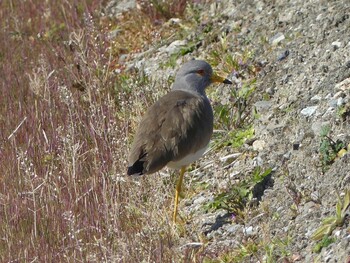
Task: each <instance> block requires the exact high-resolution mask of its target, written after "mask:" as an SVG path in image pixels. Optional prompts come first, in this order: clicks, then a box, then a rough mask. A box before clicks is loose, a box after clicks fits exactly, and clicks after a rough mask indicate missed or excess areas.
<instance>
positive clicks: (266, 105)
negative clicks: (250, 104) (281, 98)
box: [254, 100, 272, 112]
mask: <svg viewBox="0 0 350 263" xmlns="http://www.w3.org/2000/svg"><path fill="white" fill-rule="evenodd" d="M254 106H255V107H256V110H257V111H258V112H260V111H265V110H268V109H270V108H271V106H272V102H271V101H267V100H260V101H257V102H255V104H254Z"/></svg>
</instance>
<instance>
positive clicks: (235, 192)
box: [205, 167, 272, 222]
mask: <svg viewBox="0 0 350 263" xmlns="http://www.w3.org/2000/svg"><path fill="white" fill-rule="evenodd" d="M271 172H272V169H271V168H268V169H266V170H265V171H262V170H261V167H257V168H256V169H255V170H254V171H253V172H252V174H251V175H250V176H248V177H246V178H245V179H243V180H240V182H238V183H235V184H234V185H233V186H232V187H231V189H230V190H229V191H226V192H223V193H219V194H217V195H216V196H215V198H214V199H213V200H212V201H211V202H209V203H207V204H206V205H205V209H207V210H208V209H220V208H223V209H225V210H227V212H228V213H230V214H233V215H234V217H235V220H238V221H239V222H244V219H245V218H246V215H245V212H246V211H245V209H246V207H247V204H249V203H250V202H251V201H252V199H253V198H257V199H260V198H261V195H262V193H261V191H264V189H265V188H266V187H267V185H268V184H269V176H271ZM260 186H262V187H260ZM258 188H259V189H258Z"/></svg>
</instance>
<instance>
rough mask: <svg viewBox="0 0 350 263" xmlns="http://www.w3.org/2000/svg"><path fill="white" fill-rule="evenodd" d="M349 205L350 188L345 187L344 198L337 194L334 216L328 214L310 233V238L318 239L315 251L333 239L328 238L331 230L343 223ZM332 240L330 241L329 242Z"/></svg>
mask: <svg viewBox="0 0 350 263" xmlns="http://www.w3.org/2000/svg"><path fill="white" fill-rule="evenodd" d="M349 206H350V190H349V189H346V190H345V193H344V198H343V200H342V198H341V197H340V196H339V195H338V202H337V204H336V209H335V216H330V217H327V218H325V219H324V220H323V221H322V226H320V227H319V228H318V229H317V230H316V231H315V232H314V233H313V235H312V239H313V240H316V241H320V240H322V241H320V242H319V243H318V244H317V245H316V246H315V251H317V252H319V251H320V250H321V249H322V247H326V246H327V245H329V244H330V243H332V242H333V241H334V239H332V238H329V236H330V235H331V234H332V232H333V230H334V229H335V228H336V227H341V226H342V225H343V224H344V220H345V217H346V211H347V209H348V207H349ZM330 241H332V242H330Z"/></svg>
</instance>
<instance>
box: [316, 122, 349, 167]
mask: <svg viewBox="0 0 350 263" xmlns="http://www.w3.org/2000/svg"><path fill="white" fill-rule="evenodd" d="M329 133H330V128H329V127H328V126H325V127H323V128H322V130H321V134H320V135H321V144H320V155H321V156H320V158H321V164H322V169H323V171H326V170H327V169H328V167H329V165H331V164H332V163H333V162H334V160H335V159H336V158H337V157H339V152H341V150H342V149H344V150H345V147H346V146H345V143H344V142H342V141H341V140H336V141H334V140H332V138H331V137H329ZM345 151H346V150H345Z"/></svg>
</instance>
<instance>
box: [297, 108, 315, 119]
mask: <svg viewBox="0 0 350 263" xmlns="http://www.w3.org/2000/svg"><path fill="white" fill-rule="evenodd" d="M317 108H318V106H310V107H306V108H304V109H302V110H301V112H300V113H301V114H302V115H304V116H306V117H310V116H311V115H313V114H314V113H315V112H316V110H317Z"/></svg>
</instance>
